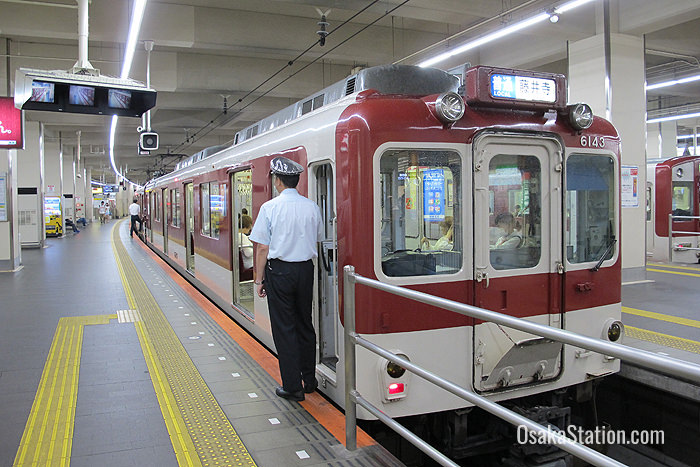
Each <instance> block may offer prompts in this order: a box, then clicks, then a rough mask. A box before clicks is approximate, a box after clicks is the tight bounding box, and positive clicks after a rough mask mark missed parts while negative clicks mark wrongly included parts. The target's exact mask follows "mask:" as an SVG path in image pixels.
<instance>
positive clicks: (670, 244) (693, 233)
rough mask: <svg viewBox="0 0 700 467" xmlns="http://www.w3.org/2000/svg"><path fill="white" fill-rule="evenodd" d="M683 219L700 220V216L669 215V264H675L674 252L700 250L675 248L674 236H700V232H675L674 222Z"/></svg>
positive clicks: (684, 247)
mask: <svg viewBox="0 0 700 467" xmlns="http://www.w3.org/2000/svg"><path fill="white" fill-rule="evenodd" d="M681 219H691V220H692V219H700V216H674V215H673V214H669V215H668V262H669V263H672V262H673V250H678V251H690V250H700V248H692V247H686V246H678V247H674V246H673V234H684V235H700V232H686V231H683V230H673V221H674V220H681Z"/></svg>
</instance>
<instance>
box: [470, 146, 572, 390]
mask: <svg viewBox="0 0 700 467" xmlns="http://www.w3.org/2000/svg"><path fill="white" fill-rule="evenodd" d="M473 154H474V193H475V194H474V268H475V270H474V279H475V280H474V287H475V290H474V298H475V304H476V306H478V307H481V308H486V309H488V310H493V311H496V312H499V313H504V314H508V315H511V316H515V317H519V318H525V319H527V320H529V321H533V322H537V323H540V324H546V325H550V326H556V327H561V325H562V319H561V313H562V306H561V301H562V290H561V287H562V283H563V282H562V280H561V274H562V273H563V263H562V255H563V252H562V231H563V229H562V214H561V212H562V172H561V171H562V149H561V146H560V144H559V143H558V141H557V140H555V139H552V138H543V137H535V136H515V135H499V134H485V135H482V136H479V137H477V138H476V139H475V142H474V145H473ZM561 355H562V345H561V344H560V343H558V342H552V341H550V340H547V339H544V338H541V337H539V336H535V335H532V334H528V333H525V332H521V331H517V330H515V329H509V328H506V327H503V326H499V325H495V324H493V323H486V322H480V321H477V322H476V323H475V326H474V388H475V389H476V390H477V391H492V390H497V389H501V388H506V387H513V386H516V385H523V384H529V383H534V382H537V381H543V380H547V379H552V378H555V377H556V376H557V375H558V374H559V372H560V371H561Z"/></svg>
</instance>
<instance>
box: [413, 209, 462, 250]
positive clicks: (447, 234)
mask: <svg viewBox="0 0 700 467" xmlns="http://www.w3.org/2000/svg"><path fill="white" fill-rule="evenodd" d="M439 225H440V232H441V233H442V236H441V237H440V238H439V239H438V240H437V241H436V242H435V244H434V245H432V246H431V245H430V239H428V238H427V237H423V238H422V239H421V241H420V246H421V248H423V246H424V245H425V247H424V248H423V249H425V250H452V245H453V241H452V235H453V233H454V219H453V218H452V216H446V217H445V220H443V221H441V222H440V224H439Z"/></svg>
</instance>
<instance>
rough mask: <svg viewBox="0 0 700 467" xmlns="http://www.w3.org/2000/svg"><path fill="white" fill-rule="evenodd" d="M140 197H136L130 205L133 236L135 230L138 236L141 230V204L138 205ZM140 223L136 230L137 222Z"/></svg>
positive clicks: (131, 233) (130, 233)
mask: <svg viewBox="0 0 700 467" xmlns="http://www.w3.org/2000/svg"><path fill="white" fill-rule="evenodd" d="M137 201H138V199H136V198H134V202H133V203H131V204H130V205H129V214H131V230H129V236H130V237H133V236H134V232H136V236H138V235H139V230H141V217H139V214H140V213H141V206H139V205H138V203H137ZM137 222H138V223H139V230H136V223H137Z"/></svg>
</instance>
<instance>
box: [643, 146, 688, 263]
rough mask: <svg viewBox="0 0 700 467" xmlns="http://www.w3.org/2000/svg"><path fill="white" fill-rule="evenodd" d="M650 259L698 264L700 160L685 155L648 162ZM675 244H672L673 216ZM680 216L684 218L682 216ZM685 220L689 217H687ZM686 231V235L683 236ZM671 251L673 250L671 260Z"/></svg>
mask: <svg viewBox="0 0 700 467" xmlns="http://www.w3.org/2000/svg"><path fill="white" fill-rule="evenodd" d="M646 200H647V211H646V213H647V217H646V220H647V257H649V258H651V259H652V260H654V261H679V262H684V263H696V262H698V261H699V259H698V258H700V251H699V250H687V249H685V248H698V247H700V242H699V241H698V237H700V221H699V220H698V219H692V217H697V216H700V157H697V156H681V157H671V158H669V159H655V160H650V161H649V162H648V163H647V187H646ZM671 215H673V216H674V217H677V218H676V219H674V221H673V225H672V230H673V231H674V232H678V233H674V234H673V236H672V238H673V245H669V230H668V229H669V216H671ZM679 216H680V217H679ZM686 216H687V217H686ZM684 217H685V218H684ZM681 232H682V233H681ZM669 248H672V249H673V253H672V256H673V258H669V251H670V250H669Z"/></svg>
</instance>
